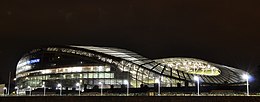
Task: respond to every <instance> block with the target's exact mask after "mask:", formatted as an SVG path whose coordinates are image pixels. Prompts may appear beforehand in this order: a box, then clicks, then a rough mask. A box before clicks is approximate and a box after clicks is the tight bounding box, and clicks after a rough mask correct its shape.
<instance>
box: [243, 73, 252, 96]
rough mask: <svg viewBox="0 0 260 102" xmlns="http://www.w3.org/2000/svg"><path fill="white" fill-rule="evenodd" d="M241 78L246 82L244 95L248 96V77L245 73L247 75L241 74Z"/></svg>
mask: <svg viewBox="0 0 260 102" xmlns="http://www.w3.org/2000/svg"><path fill="white" fill-rule="evenodd" d="M242 77H243V79H245V80H246V95H247V96H249V82H248V80H249V78H250V76H249V75H248V73H247V74H243V76H242Z"/></svg>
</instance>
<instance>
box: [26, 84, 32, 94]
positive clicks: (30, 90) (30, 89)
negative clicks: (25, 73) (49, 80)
mask: <svg viewBox="0 0 260 102" xmlns="http://www.w3.org/2000/svg"><path fill="white" fill-rule="evenodd" d="M27 88H28V89H29V92H30V93H29V95H30V96H31V95H32V88H31V86H28V87H27Z"/></svg>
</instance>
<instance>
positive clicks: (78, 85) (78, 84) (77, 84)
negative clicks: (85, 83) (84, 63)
mask: <svg viewBox="0 0 260 102" xmlns="http://www.w3.org/2000/svg"><path fill="white" fill-rule="evenodd" d="M76 86H77V87H79V96H80V90H81V87H80V83H76Z"/></svg>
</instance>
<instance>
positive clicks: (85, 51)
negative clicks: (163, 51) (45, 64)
mask: <svg viewBox="0 0 260 102" xmlns="http://www.w3.org/2000/svg"><path fill="white" fill-rule="evenodd" d="M45 50H47V51H58V52H63V53H70V54H77V55H81V56H88V57H96V58H100V60H102V61H107V62H110V63H113V61H112V60H113V58H116V59H121V60H119V61H118V63H120V64H121V65H123V64H124V66H128V64H131V65H135V66H138V67H140V68H143V69H145V70H149V73H150V72H151V73H155V74H157V75H161V76H165V77H168V78H173V79H179V80H183V81H189V82H193V77H194V76H195V75H196V76H199V77H200V79H201V81H202V82H203V83H205V84H226V83H228V84H239V83H244V82H245V80H242V77H241V75H242V74H244V73H246V72H245V71H242V70H240V69H236V68H232V67H227V66H224V65H219V64H214V63H210V62H207V61H203V60H199V59H194V58H168V59H159V60H152V59H148V58H145V57H143V56H141V55H139V54H137V53H134V52H132V51H128V50H125V49H119V48H112V47H95V46H75V45H69V46H65V47H61V46H52V47H48V48H47V49H45ZM102 56H110V59H109V58H108V59H102ZM111 56H112V57H111ZM176 62H178V63H180V64H182V65H184V63H186V64H189V63H194V64H193V65H194V66H195V67H196V68H197V69H207V68H209V69H214V70H215V71H216V72H219V73H216V74H212V75H210V74H198V73H192V72H189V71H187V70H183V69H181V68H176V66H178V63H176ZM196 63H197V64H196ZM170 64H171V65H170ZM191 69H192V68H191ZM132 70H136V69H135V68H133V69H132Z"/></svg>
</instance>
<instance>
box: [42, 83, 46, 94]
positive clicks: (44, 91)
mask: <svg viewBox="0 0 260 102" xmlns="http://www.w3.org/2000/svg"><path fill="white" fill-rule="evenodd" d="M42 87H43V96H45V93H46V86H45V82H43V83H42Z"/></svg>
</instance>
